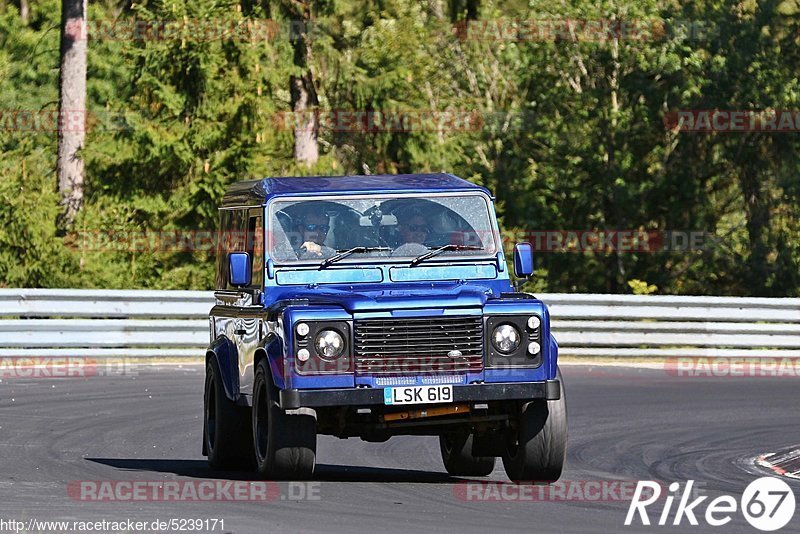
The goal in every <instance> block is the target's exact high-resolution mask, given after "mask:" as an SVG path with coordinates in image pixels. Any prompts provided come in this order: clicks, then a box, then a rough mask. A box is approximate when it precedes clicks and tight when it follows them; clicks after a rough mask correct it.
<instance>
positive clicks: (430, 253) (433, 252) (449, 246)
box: [411, 243, 483, 267]
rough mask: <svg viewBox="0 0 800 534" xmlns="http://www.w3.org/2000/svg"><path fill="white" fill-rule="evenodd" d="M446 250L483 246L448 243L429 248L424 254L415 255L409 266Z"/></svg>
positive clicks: (474, 248)
mask: <svg viewBox="0 0 800 534" xmlns="http://www.w3.org/2000/svg"><path fill="white" fill-rule="evenodd" d="M448 250H483V247H477V246H475V245H457V244H455V243H449V244H447V245H444V246H441V247H439V248H435V249H433V250H429V251H428V252H426V253H425V254H422V255H420V256H417V257H416V258H414V259H413V260H411V267H416V266H417V265H419V264H420V263H422V262H423V261H425V260H427V259H430V258H433V257H434V256H438V255H439V254H441V253H442V252H447V251H448Z"/></svg>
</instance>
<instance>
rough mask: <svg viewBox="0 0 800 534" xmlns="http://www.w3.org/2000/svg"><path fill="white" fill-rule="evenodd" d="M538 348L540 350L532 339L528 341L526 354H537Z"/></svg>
mask: <svg viewBox="0 0 800 534" xmlns="http://www.w3.org/2000/svg"><path fill="white" fill-rule="evenodd" d="M540 350H542V347H540V346H539V344H538V343H537V342H535V341H532V342H530V343H528V354H531V355H534V356H535V355H537V354H539V351H540Z"/></svg>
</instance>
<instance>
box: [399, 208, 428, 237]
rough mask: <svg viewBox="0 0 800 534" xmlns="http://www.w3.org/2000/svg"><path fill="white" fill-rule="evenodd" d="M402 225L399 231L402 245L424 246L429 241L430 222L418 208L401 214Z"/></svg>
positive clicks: (400, 224)
mask: <svg viewBox="0 0 800 534" xmlns="http://www.w3.org/2000/svg"><path fill="white" fill-rule="evenodd" d="M399 219H400V223H399V224H398V229H399V230H400V239H401V240H402V244H406V243H418V244H420V245H424V244H425V241H427V239H428V234H429V233H430V228H429V226H428V221H427V220H426V219H425V216H424V215H423V214H422V211H420V210H419V209H418V208H412V209H411V210H409V211H407V212H404V213H401V214H400V217H399Z"/></svg>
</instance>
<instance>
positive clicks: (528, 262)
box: [514, 243, 533, 278]
mask: <svg viewBox="0 0 800 534" xmlns="http://www.w3.org/2000/svg"><path fill="white" fill-rule="evenodd" d="M532 274H533V247H532V246H531V244H530V243H517V244H516V245H514V275H515V276H516V277H517V278H528V277H529V276H530V275H532Z"/></svg>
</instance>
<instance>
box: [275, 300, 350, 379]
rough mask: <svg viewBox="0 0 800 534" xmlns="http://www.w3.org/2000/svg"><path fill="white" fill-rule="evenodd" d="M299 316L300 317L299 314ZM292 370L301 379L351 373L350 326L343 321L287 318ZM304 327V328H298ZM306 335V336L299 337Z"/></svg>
mask: <svg viewBox="0 0 800 534" xmlns="http://www.w3.org/2000/svg"><path fill="white" fill-rule="evenodd" d="M298 315H299V314H298ZM289 321H291V324H292V326H291V327H287V329H286V330H287V331H288V332H287V333H289V334H291V335H292V354H293V355H294V357H293V358H292V359H293V366H294V369H295V371H296V372H297V374H300V375H324V374H342V373H351V372H353V364H354V361H353V355H352V350H351V347H352V343H353V340H352V332H353V327H352V324H351V323H350V322H348V321H346V320H335V319H334V320H327V319H321V320H319V319H316V318H314V317H308V316H307V315H304V316H302V317H292V316H289ZM301 325H304V326H301ZM303 333H305V335H301V334H303Z"/></svg>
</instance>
